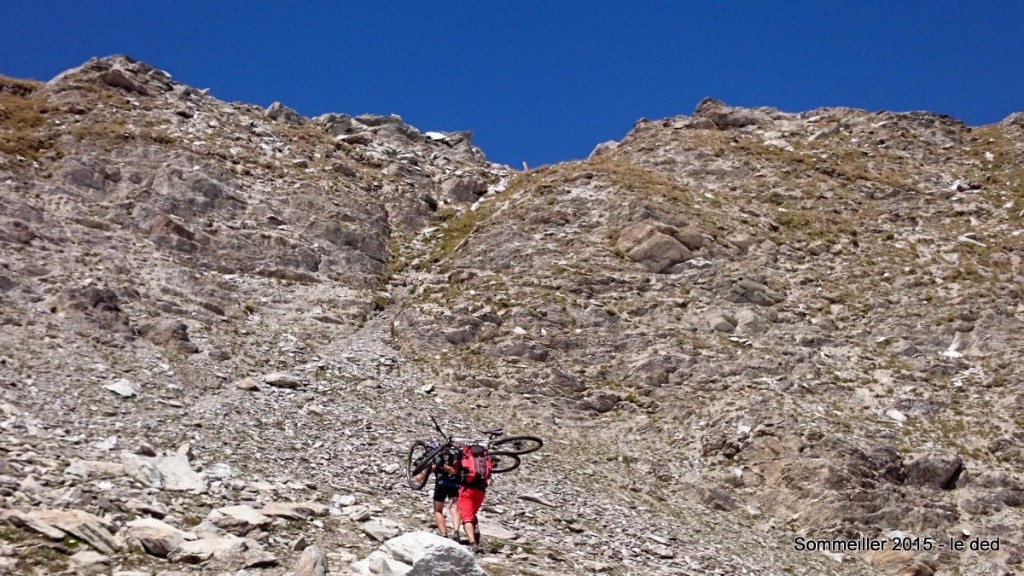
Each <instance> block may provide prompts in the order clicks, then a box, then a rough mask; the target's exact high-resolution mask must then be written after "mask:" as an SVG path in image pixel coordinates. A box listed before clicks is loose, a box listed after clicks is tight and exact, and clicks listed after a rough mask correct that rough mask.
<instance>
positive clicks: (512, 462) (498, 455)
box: [491, 452, 523, 474]
mask: <svg viewBox="0 0 1024 576" xmlns="http://www.w3.org/2000/svg"><path fill="white" fill-rule="evenodd" d="M491 463H492V466H491V474H501V473H503V472H511V471H513V470H515V469H516V468H519V465H520V464H522V463H523V461H522V460H520V459H519V455H518V454H516V453H514V452H491Z"/></svg>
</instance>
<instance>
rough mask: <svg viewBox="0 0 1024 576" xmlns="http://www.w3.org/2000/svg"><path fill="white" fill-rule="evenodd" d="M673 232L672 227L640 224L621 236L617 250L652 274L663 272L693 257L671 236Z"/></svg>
mask: <svg viewBox="0 0 1024 576" xmlns="http://www.w3.org/2000/svg"><path fill="white" fill-rule="evenodd" d="M671 231H672V229H671V227H670V226H664V225H662V226H658V225H656V224H653V223H650V222H639V223H637V224H634V225H632V226H629V227H628V228H626V229H624V230H623V231H622V233H621V234H619V238H618V240H617V241H616V243H615V248H616V250H618V251H619V252H620V253H622V254H624V255H625V256H626V257H627V258H629V259H630V260H633V261H636V262H639V263H641V264H643V265H644V266H645V267H646V268H647V269H648V270H650V271H651V272H661V271H663V270H665V269H666V268H668V267H669V266H672V265H673V264H678V263H680V262H685V261H686V260H689V259H690V258H692V257H693V255H692V254H691V253H690V250H689V249H687V248H686V246H683V244H682V243H681V242H679V241H678V240H676V239H675V238H673V237H672V236H670V235H669V233H670V232H671Z"/></svg>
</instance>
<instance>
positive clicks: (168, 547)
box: [123, 518, 196, 558]
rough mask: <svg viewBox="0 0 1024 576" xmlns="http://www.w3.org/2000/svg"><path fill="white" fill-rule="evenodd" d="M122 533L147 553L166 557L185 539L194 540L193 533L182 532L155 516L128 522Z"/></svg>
mask: <svg viewBox="0 0 1024 576" xmlns="http://www.w3.org/2000/svg"><path fill="white" fill-rule="evenodd" d="M123 535H124V537H125V539H127V540H128V541H129V542H132V543H134V544H136V545H137V546H138V547H139V548H141V549H143V550H145V551H146V553H147V554H152V555H153V556H159V557H160V558H166V557H167V555H168V554H170V553H171V552H173V551H174V550H175V549H177V548H178V547H179V546H181V545H182V544H184V543H185V542H186V541H189V540H195V539H196V536H195V534H192V533H191V532H184V531H181V530H178V529H177V528H175V527H173V526H171V525H169V524H166V523H164V522H161V521H160V520H157V519H156V518H139V519H136V520H132V521H130V522H128V525H127V526H126V527H125V529H124V532H123Z"/></svg>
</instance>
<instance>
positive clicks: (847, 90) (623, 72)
mask: <svg viewBox="0 0 1024 576" xmlns="http://www.w3.org/2000/svg"><path fill="white" fill-rule="evenodd" d="M117 53H122V54H128V55H129V56H132V57H134V58H137V59H140V60H144V61H146V62H148V63H150V64H152V65H154V66H156V67H158V68H161V69H164V70H166V71H168V72H170V73H171V74H172V75H173V76H174V77H175V79H177V80H179V81H181V82H185V83H188V84H191V85H194V86H197V87H200V88H210V89H211V92H212V93H213V95H214V96H216V97H218V98H220V99H222V100H227V101H241V102H251V103H257V104H260V105H264V106H266V105H269V104H270V103H271V102H273V101H275V100H279V101H281V102H283V103H284V104H286V105H288V106H291V107H293V108H295V109H297V110H298V111H299V112H301V113H302V114H304V115H307V116H314V115H317V114H321V113H324V112H343V113H348V114H360V113H363V112H372V113H378V114H389V113H395V114H399V115H401V116H402V117H403V118H404V119H405V121H406V122H408V123H409V124H412V125H414V126H416V127H418V128H420V129H421V130H467V129H468V130H473V131H474V132H475V134H476V137H475V140H474V141H475V143H476V144H477V145H479V146H480V147H481V148H482V149H483V150H484V152H485V153H486V154H487V156H488V158H490V159H491V160H493V161H496V162H503V163H507V164H511V165H513V166H516V167H519V166H520V165H521V163H522V162H523V161H526V162H528V163H529V165H530V166H537V165H540V164H547V163H553V162H557V161H560V160H568V159H573V158H581V157H585V156H586V155H587V154H588V153H589V152H590V150H591V149H593V147H594V146H595V145H596V144H598V143H599V142H602V141H605V140H609V139H616V140H617V139H620V138H622V137H623V136H624V135H625V134H626V133H627V132H628V131H629V129H630V128H631V127H632V125H633V123H634V122H635V121H636V120H637V119H638V118H641V117H646V118H663V117H667V116H675V115H678V114H689V113H691V112H692V110H693V108H694V106H695V105H696V104H697V102H699V101H700V99H701V98H703V97H705V96H713V97H715V98H718V99H721V100H724V101H725V102H727V103H729V104H736V105H743V106H762V105H765V106H775V107H777V108H780V109H782V110H786V111H800V110H807V109H811V108H816V107H820V106H852V107H856V108H864V109H868V110H881V109H885V110H930V111H933V112H939V113H943V114H949V115H951V116H954V117H956V118H959V119H961V120H964V121H965V122H967V123H969V124H975V125H977V124H987V123H991V122H996V121H998V120H1000V119H1002V118H1003V117H1005V116H1007V115H1008V114H1010V113H1011V112H1015V111H1024V4H1022V3H1021V2H997V1H985V2H944V1H931V0H922V1H918V2H827V1H813V2H803V1H789V2H756V1H744V2H732V1H718V2H710V1H709V2H683V1H675V2H670V1H664V2H645V1H631V2H611V1H606V2H563V1H558V0H547V1H506V2H481V1H479V0H477V1H466V2H454V1H453V2H426V1H418V2H371V1H364V2H356V1H337V2H267V1H255V2H236V1H216V0H206V1H190V0H180V1H176V2H166V1H160V0H144V1H143V0H137V1H136V0H132V1H117V2H115V1H103V2H101V1H82V0H79V1H66V2H65V1H44V0H29V1H25V0H0V74H5V75H8V76H15V77H22V78H25V77H27V78H36V79H42V80H45V79H49V78H51V77H53V76H54V75H56V74H57V73H59V72H60V71H62V70H64V69H67V68H70V67H73V66H76V65H78V64H80V63H82V62H84V61H85V60H87V59H89V58H90V57H92V56H105V55H110V54H117Z"/></svg>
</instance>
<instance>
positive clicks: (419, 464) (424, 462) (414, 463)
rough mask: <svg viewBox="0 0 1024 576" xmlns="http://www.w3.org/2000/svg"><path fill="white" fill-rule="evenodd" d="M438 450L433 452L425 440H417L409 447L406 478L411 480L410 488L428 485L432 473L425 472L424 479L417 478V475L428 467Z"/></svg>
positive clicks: (420, 488)
mask: <svg viewBox="0 0 1024 576" xmlns="http://www.w3.org/2000/svg"><path fill="white" fill-rule="evenodd" d="M438 451H439V450H435V451H433V452H431V451H430V448H429V447H428V446H427V443H426V442H424V441H423V440H417V441H415V442H413V444H412V446H410V447H409V458H408V460H407V461H406V466H405V476H406V480H408V481H409V487H410V488H412V489H413V490H422V489H423V487H424V486H426V485H427V479H429V478H430V474H424V475H423V480H422V481H419V480H417V479H416V476H418V475H419V474H420V473H422V472H423V471H424V470H426V469H427V467H428V466H429V465H430V463H431V462H433V460H434V456H435V455H436V454H437V452H438Z"/></svg>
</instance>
